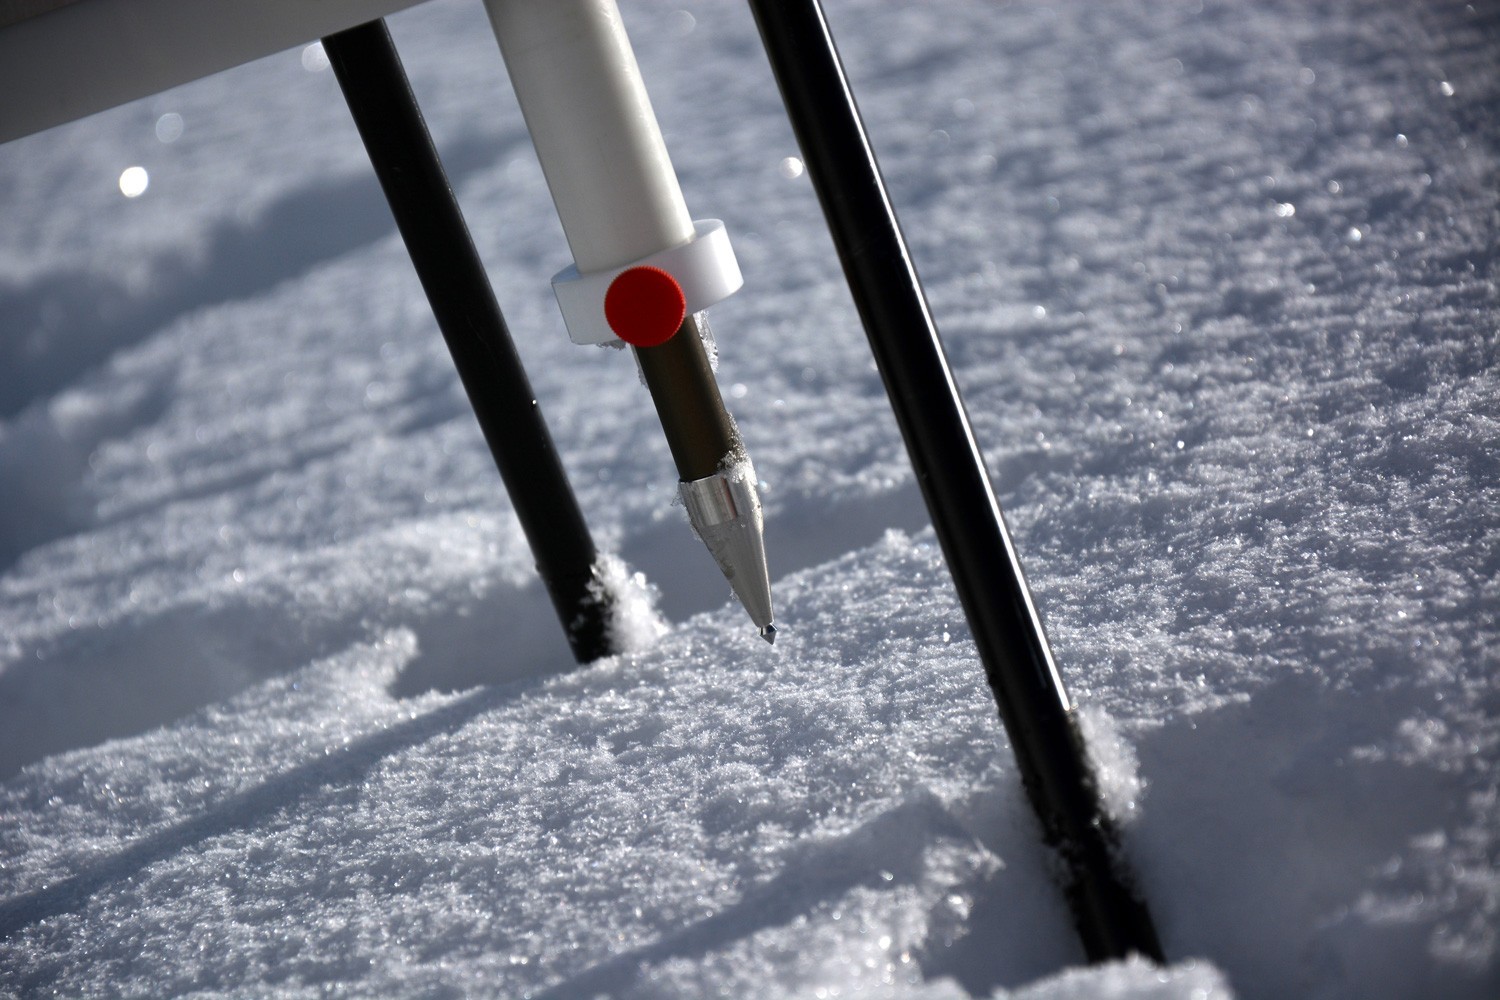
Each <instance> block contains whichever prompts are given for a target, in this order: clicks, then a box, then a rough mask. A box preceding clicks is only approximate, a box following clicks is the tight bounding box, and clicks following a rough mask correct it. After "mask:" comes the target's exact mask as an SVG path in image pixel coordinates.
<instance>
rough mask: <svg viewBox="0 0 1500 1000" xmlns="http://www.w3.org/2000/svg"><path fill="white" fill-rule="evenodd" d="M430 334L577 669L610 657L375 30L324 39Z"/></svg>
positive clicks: (516, 361) (556, 500) (546, 438)
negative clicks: (480, 437) (428, 313)
mask: <svg viewBox="0 0 1500 1000" xmlns="http://www.w3.org/2000/svg"><path fill="white" fill-rule="evenodd" d="M323 48H324V50H325V51H326V52H327V53H328V59H329V61H330V62H331V63H332V64H333V71H334V74H335V75H336V76H337V77H338V81H339V86H340V87H341V88H343V91H344V99H345V101H347V102H348V104H349V111H350V113H351V114H353V116H354V124H355V126H356V127H357V128H358V129H359V135H360V138H361V139H363V140H364V144H365V149H366V150H367V151H368V152H369V154H370V162H371V164H372V165H373V166H374V167H375V174H376V176H377V177H379V179H380V186H381V187H382V188H383V189H384V190H385V197H386V200H387V201H388V202H389V203H390V206H391V214H392V215H394V216H395V217H396V226H397V228H398V229H400V231H401V238H402V239H403V240H404V241H405V242H406V249H407V252H408V253H409V254H410V255H411V259H412V263H413V264H414V265H415V266H416V270H417V277H418V278H419V279H420V280H421V282H422V288H423V290H424V291H426V293H427V300H428V302H429V303H431V305H432V312H433V315H434V316H435V317H436V318H437V324H438V328H439V329H440V330H441V331H442V333H443V339H444V340H445V341H447V344H448V351H449V353H451V354H452V355H453V362H454V364H455V365H456V366H457V368H458V374H459V378H460V379H461V380H462V381H463V385H464V390H465V391H466V392H467V393H468V396H469V402H470V404H471V405H472V406H473V407H474V415H475V416H476V417H478V418H479V426H480V429H481V430H482V431H483V432H484V439H485V442H486V443H487V444H488V445H489V448H490V453H491V454H492V455H494V457H495V465H496V466H498V467H499V469H500V476H501V478H502V479H503V480H504V481H505V488H506V490H507V492H509V494H510V499H511V504H512V506H514V508H515V511H516V514H517V516H518V517H519V518H520V521H521V527H522V529H523V530H524V531H525V532H526V540H527V541H528V542H529V543H530V545H531V553H532V556H533V557H534V558H535V559H536V563H537V572H538V573H539V574H540V575H541V578H542V582H543V583H544V584H545V585H546V588H547V593H548V595H549V596H550V597H551V599H552V606H553V608H555V609H556V611H557V616H558V620H559V621H560V622H561V623H562V626H563V631H564V632H565V633H566V634H567V637H568V645H569V646H570V647H571V648H572V650H573V656H574V658H575V659H577V660H578V662H580V663H587V662H588V661H590V660H595V659H598V658H599V657H601V656H605V655H608V654H609V653H611V652H613V650H611V648H610V645H609V631H608V628H607V620H608V613H609V608H608V605H607V598H606V597H604V596H603V595H602V594H601V593H599V592H598V590H597V588H592V587H591V586H590V584H591V583H592V582H593V573H594V564H595V562H596V560H597V559H598V550H597V549H596V548H595V546H594V540H593V537H592V536H591V535H590V533H589V529H588V525H587V523H585V521H584V519H583V513H582V512H581V511H580V510H579V507H578V501H577V498H575V497H574V495H573V489H572V486H571V485H570V484H569V483H568V478H567V473H566V472H565V471H564V469H563V466H562V461H561V460H560V459H559V457H558V455H557V450H556V449H555V448H554V447H553V444H552V435H551V434H549V433H548V431H547V425H546V422H545V421H544V420H543V419H542V413H541V410H540V409H539V408H538V406H537V402H536V397H535V395H534V394H533V393H532V390H531V383H530V380H529V379H527V377H526V371H525V369H523V368H522V367H521V359H520V356H519V355H518V354H517V353H516V349H515V345H514V344H513V343H512V341H511V338H510V331H509V330H508V329H507V328H506V325H505V319H504V317H503V316H501V314H500V307H499V305H498V304H497V303H496V301H495V294H494V290H493V289H492V288H491V287H490V282H489V278H488V277H487V276H486V275H485V273H484V267H483V265H482V264H481V263H480V260H479V253H478V251H476V250H475V249H474V241H473V240H472V239H471V238H470V236H469V229H468V227H467V226H466V225H465V224H464V220H463V215H462V214H461V213H460V212H459V208H458V202H457V200H456V199H455V198H454V197H453V189H452V188H451V187H450V186H449V184H448V178H447V175H446V174H445V173H444V171H443V166H442V164H441V163H440V162H439V160H438V155H437V150H436V149H435V148H434V147H433V144H432V137H431V136H430V135H429V134H428V132H427V124H426V122H424V121H423V119H422V112H421V109H420V108H418V107H417V102H416V98H415V97H414V96H413V94H412V90H411V85H410V83H409V82H408V81H407V78H406V71H405V70H404V69H403V68H402V66H401V60H400V58H399V57H398V56H397V54H396V47H395V45H394V44H393V43H392V42H391V36H390V32H389V30H387V28H386V25H385V22H384V21H379V20H377V21H370V22H369V23H367V24H362V25H359V26H357V27H354V28H350V29H348V30H347V31H341V32H338V33H337V34H333V35H329V36H328V37H327V38H325V39H323Z"/></svg>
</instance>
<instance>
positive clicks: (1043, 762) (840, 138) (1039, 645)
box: [750, 0, 1162, 961]
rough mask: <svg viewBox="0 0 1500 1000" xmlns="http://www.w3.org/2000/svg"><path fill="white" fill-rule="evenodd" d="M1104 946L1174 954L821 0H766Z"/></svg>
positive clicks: (898, 389)
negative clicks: (1121, 836)
mask: <svg viewBox="0 0 1500 1000" xmlns="http://www.w3.org/2000/svg"><path fill="white" fill-rule="evenodd" d="M750 7H751V9H752V10H753V12H754V14H755V19H756V22H757V23H758V25H759V27H760V33H761V38H762V40H763V41H764V43H765V47H766V54H767V57H768V58H769V59H770V62H771V68H772V70H773V72H774V73H775V76H776V81H777V84H778V85H779V86H780V88H781V94H782V98H783V99H784V101H785V102H786V107H787V113H788V115H789V116H790V118H791V122H792V127H793V130H794V131H795V133H796V135H797V141H798V144H799V145H800V146H801V149H802V155H803V159H804V160H805V161H806V163H807V167H808V172H809V174H810V176H811V178H812V183H813V187H814V189H815V190H816V191H817V194H818V199H819V201H820V202H821V203H822V206H823V213H824V215H825V216H826V217H827V219H828V225H829V229H830V231H831V232H832V235H833V241H834V244H835V246H836V247H837V248H838V252H839V258H840V261H841V262H842V264H843V267H844V274H845V276H846V277H847V279H848V281H849V288H850V291H851V292H852V293H853V297H854V301H855V304H856V306H857V307H858V310H859V314H860V319H861V320H862V321H863V323H864V327H865V332H866V334H867V335H868V337H869V340H870V346H871V349H872V350H873V351H874V354H875V360H876V363H877V364H878V365H879V368H880V374H881V377H882V379H884V381H885V386H886V392H887V393H888V394H889V396H890V399H891V405H892V407H893V408H894V409H895V412H896V420H897V423H898V425H899V426H900V428H901V434H902V436H903V438H904V439H905V441H906V448H907V451H908V453H909V454H910V456H911V461H912V466H913V467H914V469H915V470H916V475H917V482H918V483H919V484H920V486H921V489H922V495H923V497H924V498H925V499H926V501H927V507H928V510H929V512H930V513H931V515H932V523H933V527H934V528H935V529H936V531H937V536H938V540H939V542H940V543H941V545H942V548H943V554H944V556H945V558H946V560H947V563H948V566H949V568H950V571H951V573H952V575H953V582H954V584H955V586H956V588H957V590H958V595H959V599H960V602H961V603H962V605H963V608H964V613H965V615H966V616H967V618H968V621H969V627H970V630H971V631H972V632H973V635H974V642H975V645H976V646H977V647H978V649H979V656H980V659H981V661H982V662H983V664H984V670H985V675H986V677H987V678H988V680H989V683H990V687H991V689H992V690H993V691H994V694H995V701H996V703H997V704H998V705H999V709H1000V717H1001V719H1002V720H1003V722H1004V724H1005V728H1006V731H1007V732H1008V733H1009V735H1010V739H1011V743H1012V745H1013V746H1014V747H1015V753H1016V760H1017V763H1018V765H1019V768H1020V772H1021V779H1022V782H1023V783H1024V785H1025V787H1026V792H1027V795H1028V797H1029V798H1030V801H1031V804H1032V807H1033V809H1034V810H1035V811H1036V814H1037V816H1038V818H1039V820H1040V821H1041V826H1042V831H1043V835H1044V836H1045V838H1046V840H1047V842H1048V843H1049V844H1051V845H1052V846H1053V848H1054V849H1055V850H1056V851H1057V853H1058V854H1059V856H1060V858H1061V860H1062V862H1063V864H1062V866H1061V867H1062V873H1061V874H1062V881H1063V886H1062V888H1063V891H1064V893H1065V895H1066V896H1067V899H1068V902H1069V904H1070V906H1071V907H1072V910H1073V914H1074V920H1075V923H1076V924H1077V927H1078V932H1079V935H1080V937H1081V938H1082V940H1083V944H1084V949H1085V951H1086V952H1087V954H1088V956H1089V958H1090V959H1091V960H1094V961H1103V960H1108V959H1113V958H1119V957H1123V956H1125V955H1127V954H1130V953H1133V952H1134V953H1140V954H1143V955H1145V956H1148V957H1150V958H1153V959H1156V960H1158V961H1160V960H1161V959H1162V953H1161V945H1160V943H1159V942H1158V940H1157V935H1156V931H1155V928H1154V926H1153V923H1152V920H1151V916H1150V913H1149V912H1148V911H1147V909H1146V907H1145V905H1144V903H1143V902H1142V901H1141V899H1140V897H1139V896H1138V895H1137V894H1136V892H1135V890H1134V887H1133V881H1132V879H1131V878H1130V877H1129V874H1128V873H1127V872H1125V871H1124V870H1122V866H1121V862H1120V860H1119V857H1120V855H1119V851H1118V849H1117V848H1118V834H1117V832H1116V828H1115V826H1114V823H1113V822H1112V820H1111V819H1110V817H1109V815H1108V813H1107V812H1106V811H1105V810H1104V808H1103V805H1102V802H1101V800H1100V796H1099V788H1098V780H1097V778H1096V776H1095V774H1094V771H1093V768H1092V767H1091V766H1090V764H1089V762H1088V758H1087V756H1086V754H1085V752H1084V746H1083V740H1082V737H1081V736H1080V734H1079V730H1078V724H1077V719H1076V717H1075V715H1074V712H1073V706H1072V703H1071V701H1070V700H1069V698H1068V694H1067V691H1066V690H1065V689H1064V687H1063V683H1062V680H1061V677H1060V675H1059V674H1058V671H1057V667H1056V665H1055V664H1054V662H1053V659H1052V652H1051V650H1050V648H1049V646H1048V643H1047V637H1046V634H1045V633H1044V632H1043V629H1042V623H1041V619H1040V618H1039V617H1038V616H1037V613H1036V609H1035V607H1034V606H1033V604H1032V600H1031V593H1030V591H1029V589H1028V588H1027V585H1026V580H1025V577H1024V576H1023V574H1022V572H1021V564H1020V561H1019V559H1018V558H1017V557H1016V552H1015V548H1014V546H1013V545H1012V544H1011V539H1010V533H1009V532H1008V531H1007V529H1006V526H1005V521H1004V518H1003V517H1002V515H1001V512H1000V505H999V503H998V502H997V500H996V499H995V492H994V489H993V487H992V486H991V485H990V481H989V475H988V472H987V471H986V468H985V464H984V459H983V456H982V455H981V454H980V452H979V447H978V445H977V444H976V442H975V440H974V434H973V432H972V430H971V429H970V426H969V419H968V415H967V414H966V413H965V411H964V407H963V402H962V400H961V399H960V398H959V395H958V389H957V386H956V385H955V383H954V381H953V376H952V373H951V372H950V370H949V368H948V361H947V358H946V357H945V355H944V353H943V347H942V344H941V342H940V340H939V338H938V332H937V327H936V326H935V325H934V323H933V320H932V316H931V315H930V314H929V312H928V309H927V302H926V297H925V295H924V294H923V291H922V286H921V283H920V281H919V280H918V277H917V273H916V270H915V268H914V267H913V266H912V263H911V259H910V256H909V255H908V253H907V249H906V242H905V240H904V239H903V237H902V235H901V230H900V227H899V226H898V224H897V221H896V216H895V212H894V210H893V209H892V208H891V204H890V201H889V199H888V198H887V196H886V191H885V184H884V182H883V181H882V179H881V176H880V169H879V167H878V165H877V164H876V162H875V156H874V153H873V151H872V150H871V148H870V145H869V142H868V141H867V138H866V135H865V130H864V125H863V123H862V122H861V120H860V116H859V109H858V108H857V107H856V105H855V102H854V97H853V94H852V93H851V92H850V90H849V86H848V82H847V80H846V78H845V76H844V71H843V66H842V64H841V62H840V59H839V55H838V51H837V49H836V48H835V46H834V42H833V37H832V35H831V34H830V33H829V30H828V25H827V22H826V21H825V19H824V17H823V11H822V9H821V6H820V5H819V3H818V2H817V0H750Z"/></svg>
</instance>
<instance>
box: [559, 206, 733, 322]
mask: <svg viewBox="0 0 1500 1000" xmlns="http://www.w3.org/2000/svg"><path fill="white" fill-rule="evenodd" d="M643 266H650V267H659V268H661V269H662V270H663V271H666V272H667V273H668V274H670V275H671V276H672V277H673V278H675V279H677V284H678V285H680V286H681V287H682V294H683V297H684V298H685V299H687V313H688V315H690V316H691V315H692V314H693V313H696V312H702V311H703V310H704V309H707V308H708V307H709V306H711V305H714V304H715V303H717V302H723V301H724V300H725V299H727V298H729V296H731V295H733V294H734V293H735V292H737V291H739V290H740V286H742V285H743V284H744V283H745V278H744V276H743V275H742V274H740V263H739V261H738V260H736V259H735V256H734V248H733V247H731V246H730V245H729V234H728V233H727V232H725V230H724V223H722V222H720V221H719V220H718V219H698V220H696V221H694V223H693V238H692V239H690V240H688V241H687V242H686V243H683V244H681V245H680V246H675V247H672V248H671V249H668V250H661V251H658V252H657V253H654V254H651V255H650V256H648V257H642V258H641V259H640V260H635V261H631V262H630V263H629V264H625V265H623V266H621V267H617V268H615V269H614V270H611V271H595V272H593V273H592V274H579V273H578V267H577V266H576V265H570V266H569V267H566V268H564V269H563V270H561V271H559V272H557V275H556V277H554V278H553V279H552V291H553V293H554V294H555V295H556V296H557V304H558V306H559V307H561V309H562V314H563V322H564V323H566V324H567V325H568V337H569V338H570V339H571V340H572V341H573V343H575V344H610V343H619V342H620V338H619V337H616V336H615V332H614V331H613V330H611V329H610V328H609V323H608V322H607V321H606V320H605V318H604V293H605V292H607V291H609V286H610V283H611V282H613V281H614V280H615V278H616V277H617V276H618V275H619V274H620V272H621V271H628V270H629V269H630V268H632V267H643Z"/></svg>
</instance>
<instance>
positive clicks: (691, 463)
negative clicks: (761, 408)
mask: <svg viewBox="0 0 1500 1000" xmlns="http://www.w3.org/2000/svg"><path fill="white" fill-rule="evenodd" d="M635 352H636V357H637V358H638V359H639V360H640V364H641V374H642V375H643V376H644V377H645V380H646V388H647V389H648V390H649V391H650V392H651V401H652V402H653V403H654V404H655V406H656V415H657V416H658V417H659V418H660V419H661V427H662V431H663V432H664V433H665V434H666V437H667V447H668V448H670V449H671V451H672V461H673V462H674V463H676V465H677V475H678V478H680V479H681V480H682V481H683V482H685V483H689V482H692V481H693V480H695V479H702V478H703V477H705V476H711V475H713V474H714V473H715V472H718V471H719V469H720V468H722V467H723V465H724V461H725V459H726V458H729V457H732V456H735V455H738V454H742V453H743V452H744V445H743V444H741V443H740V432H739V429H738V428H737V427H735V425H734V419H733V418H732V417H730V415H729V411H728V410H726V409H725V408H724V398H723V396H721V395H720V394H719V383H718V381H717V380H715V378H714V373H713V368H712V367H710V365H709V361H708V354H707V352H706V351H705V350H704V347H703V341H702V339H701V337H700V335H699V330H698V317H696V316H689V317H688V318H687V319H686V320H685V321H684V322H683V324H682V329H681V330H679V331H677V334H676V335H675V336H674V337H672V339H671V340H668V341H667V342H666V343H664V344H659V345H657V346H656V347H638V348H635Z"/></svg>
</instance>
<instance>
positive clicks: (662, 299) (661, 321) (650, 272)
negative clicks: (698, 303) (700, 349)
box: [604, 266, 687, 347]
mask: <svg viewBox="0 0 1500 1000" xmlns="http://www.w3.org/2000/svg"><path fill="white" fill-rule="evenodd" d="M686 316H687V299H686V298H685V297H684V296H683V294H682V286H681V285H679V284H678V283H677V279H676V278H674V277H672V276H671V275H670V274H668V273H667V272H666V271H663V270H662V269H661V268H659V267H647V266H642V267H632V268H629V269H627V270H624V271H621V272H620V273H619V274H618V275H616V277H615V280H614V281H612V282H610V285H609V291H607V292H605V293H604V319H605V321H606V322H607V323H609V328H610V329H611V330H613V331H614V332H615V336H617V337H619V338H620V339H621V340H623V341H625V343H627V344H630V345H632V346H633V347H655V346H656V345H657V344H665V343H666V342H667V341H669V340H671V339H672V335H673V334H675V333H676V332H677V331H678V329H679V328H681V326H682V321H683V319H684V318H686Z"/></svg>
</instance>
